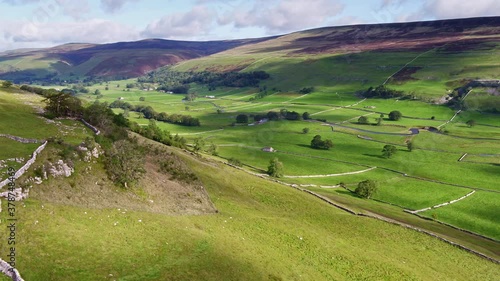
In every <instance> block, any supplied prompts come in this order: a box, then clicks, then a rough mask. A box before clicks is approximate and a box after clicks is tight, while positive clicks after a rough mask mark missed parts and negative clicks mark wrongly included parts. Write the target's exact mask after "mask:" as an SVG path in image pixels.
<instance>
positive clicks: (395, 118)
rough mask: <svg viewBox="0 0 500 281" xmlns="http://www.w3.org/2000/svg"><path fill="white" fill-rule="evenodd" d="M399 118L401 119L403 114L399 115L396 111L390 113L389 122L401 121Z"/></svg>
mask: <svg viewBox="0 0 500 281" xmlns="http://www.w3.org/2000/svg"><path fill="white" fill-rule="evenodd" d="M401 117H403V114H401V112H399V111H397V110H394V111H391V112H390V113H389V120H392V121H398V120H399V119H401Z"/></svg>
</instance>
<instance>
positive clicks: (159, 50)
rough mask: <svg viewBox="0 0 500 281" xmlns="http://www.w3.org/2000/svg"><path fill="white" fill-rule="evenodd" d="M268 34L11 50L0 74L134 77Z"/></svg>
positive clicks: (0, 57) (1, 57)
mask: <svg viewBox="0 0 500 281" xmlns="http://www.w3.org/2000/svg"><path fill="white" fill-rule="evenodd" d="M271 38H272V37H269V38H261V39H242V40H225V41H206V42H188V41H174V40H162V39H147V40H141V41H136V42H119V43H112V44H101V45H99V44H65V45H61V46H57V47H53V48H46V49H20V50H13V51H7V52H3V53H0V77H1V78H2V79H8V80H13V81H15V82H24V81H28V80H51V79H53V78H57V79H62V80H64V79H71V78H72V77H79V78H81V77H110V78H115V79H120V78H130V77H137V76H140V75H143V74H145V73H146V72H148V71H151V70H154V69H156V68H159V67H161V66H164V65H171V64H175V63H178V62H181V61H184V60H189V59H193V58H198V57H203V56H207V55H210V54H214V53H217V52H221V51H224V50H227V49H230V48H234V47H238V46H241V45H245V44H252V43H257V42H262V41H265V40H268V39H271Z"/></svg>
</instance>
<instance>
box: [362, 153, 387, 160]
mask: <svg viewBox="0 0 500 281" xmlns="http://www.w3.org/2000/svg"><path fill="white" fill-rule="evenodd" d="M363 155H364V156H370V157H374V158H379V159H385V158H384V157H383V156H382V155H375V154H366V153H364V154H363Z"/></svg>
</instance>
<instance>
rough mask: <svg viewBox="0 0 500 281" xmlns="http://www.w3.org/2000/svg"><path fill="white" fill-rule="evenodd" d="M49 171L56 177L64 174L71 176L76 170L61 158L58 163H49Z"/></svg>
mask: <svg viewBox="0 0 500 281" xmlns="http://www.w3.org/2000/svg"><path fill="white" fill-rule="evenodd" d="M48 172H49V174H50V175H51V176H53V177H54V178H57V177H62V176H64V177H69V176H71V175H72V174H73V172H75V169H74V168H73V167H71V166H70V165H69V164H68V163H65V162H64V161H63V160H59V161H57V162H56V163H53V164H52V163H51V164H49V167H48Z"/></svg>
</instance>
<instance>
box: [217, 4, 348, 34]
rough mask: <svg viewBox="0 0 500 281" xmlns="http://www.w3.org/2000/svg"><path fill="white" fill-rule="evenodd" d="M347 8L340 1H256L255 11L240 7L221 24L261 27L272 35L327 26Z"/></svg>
mask: <svg viewBox="0 0 500 281" xmlns="http://www.w3.org/2000/svg"><path fill="white" fill-rule="evenodd" d="M343 8H344V5H343V4H341V3H340V2H339V1H337V0H309V1H302V0H279V1H276V0H274V1H272V0H267V1H263V0H257V1H256V2H255V4H254V6H253V7H252V9H250V10H249V9H244V8H243V7H237V8H235V9H234V10H232V11H228V12H226V13H225V14H224V15H223V16H222V17H220V18H219V20H218V23H219V24H221V25H227V24H232V25H234V26H235V27H237V28H244V27H261V28H264V29H266V30H267V31H268V32H269V33H274V32H287V31H295V30H298V29H304V28H311V27H318V26H322V25H324V24H325V23H326V22H327V21H328V20H329V19H330V18H331V17H333V16H335V15H338V14H339V13H340V12H341V11H342V10H343Z"/></svg>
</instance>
